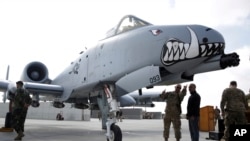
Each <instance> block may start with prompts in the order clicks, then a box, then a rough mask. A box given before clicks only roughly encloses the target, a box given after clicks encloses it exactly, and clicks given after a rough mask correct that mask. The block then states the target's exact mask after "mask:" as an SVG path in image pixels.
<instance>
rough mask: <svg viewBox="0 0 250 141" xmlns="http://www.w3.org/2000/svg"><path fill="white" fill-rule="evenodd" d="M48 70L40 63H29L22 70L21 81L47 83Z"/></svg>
mask: <svg viewBox="0 0 250 141" xmlns="http://www.w3.org/2000/svg"><path fill="white" fill-rule="evenodd" d="M48 75H49V73H48V69H47V67H46V66H45V65H44V64H43V63H41V62H31V63H29V64H27V65H26V66H25V68H24V70H23V73H22V76H21V80H23V81H26V82H37V83H49V81H50V80H49V78H48Z"/></svg>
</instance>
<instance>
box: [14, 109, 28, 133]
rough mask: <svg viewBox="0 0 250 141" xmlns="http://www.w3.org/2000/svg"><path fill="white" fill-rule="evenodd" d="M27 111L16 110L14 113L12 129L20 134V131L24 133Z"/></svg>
mask: <svg viewBox="0 0 250 141" xmlns="http://www.w3.org/2000/svg"><path fill="white" fill-rule="evenodd" d="M26 115H27V110H24V109H14V110H13V113H12V127H13V128H14V129H15V131H16V132H17V133H18V132H19V131H22V132H23V131H24V122H25V119H26Z"/></svg>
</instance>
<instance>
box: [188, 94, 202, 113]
mask: <svg viewBox="0 0 250 141" xmlns="http://www.w3.org/2000/svg"><path fill="white" fill-rule="evenodd" d="M200 102H201V97H200V95H199V94H198V93H197V92H196V91H195V92H194V93H192V94H191V95H190V96H189V99H188V105H187V117H191V116H195V117H199V116H200Z"/></svg>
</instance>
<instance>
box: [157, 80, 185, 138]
mask: <svg viewBox="0 0 250 141" xmlns="http://www.w3.org/2000/svg"><path fill="white" fill-rule="evenodd" d="M186 88H187V86H184V88H183V89H182V91H181V85H180V84H177V85H176V86H175V91H172V92H166V91H165V90H164V91H163V92H162V94H161V95H160V97H161V98H162V99H164V100H166V109H165V117H164V120H163V121H164V131H163V137H164V138H165V141H168V138H169V129H170V125H171V122H172V123H173V127H174V132H175V138H176V140H177V141H179V140H180V139H181V120H180V114H181V102H182V100H183V99H184V97H185V96H186V93H187V90H186Z"/></svg>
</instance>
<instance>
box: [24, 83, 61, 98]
mask: <svg viewBox="0 0 250 141" xmlns="http://www.w3.org/2000/svg"><path fill="white" fill-rule="evenodd" d="M24 87H25V88H26V89H27V90H29V92H31V93H39V94H41V95H47V94H49V95H51V94H53V95H55V96H59V95H61V94H62V93H63V90H64V89H63V87H62V86H60V85H51V84H40V83H31V82H26V83H24Z"/></svg>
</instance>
